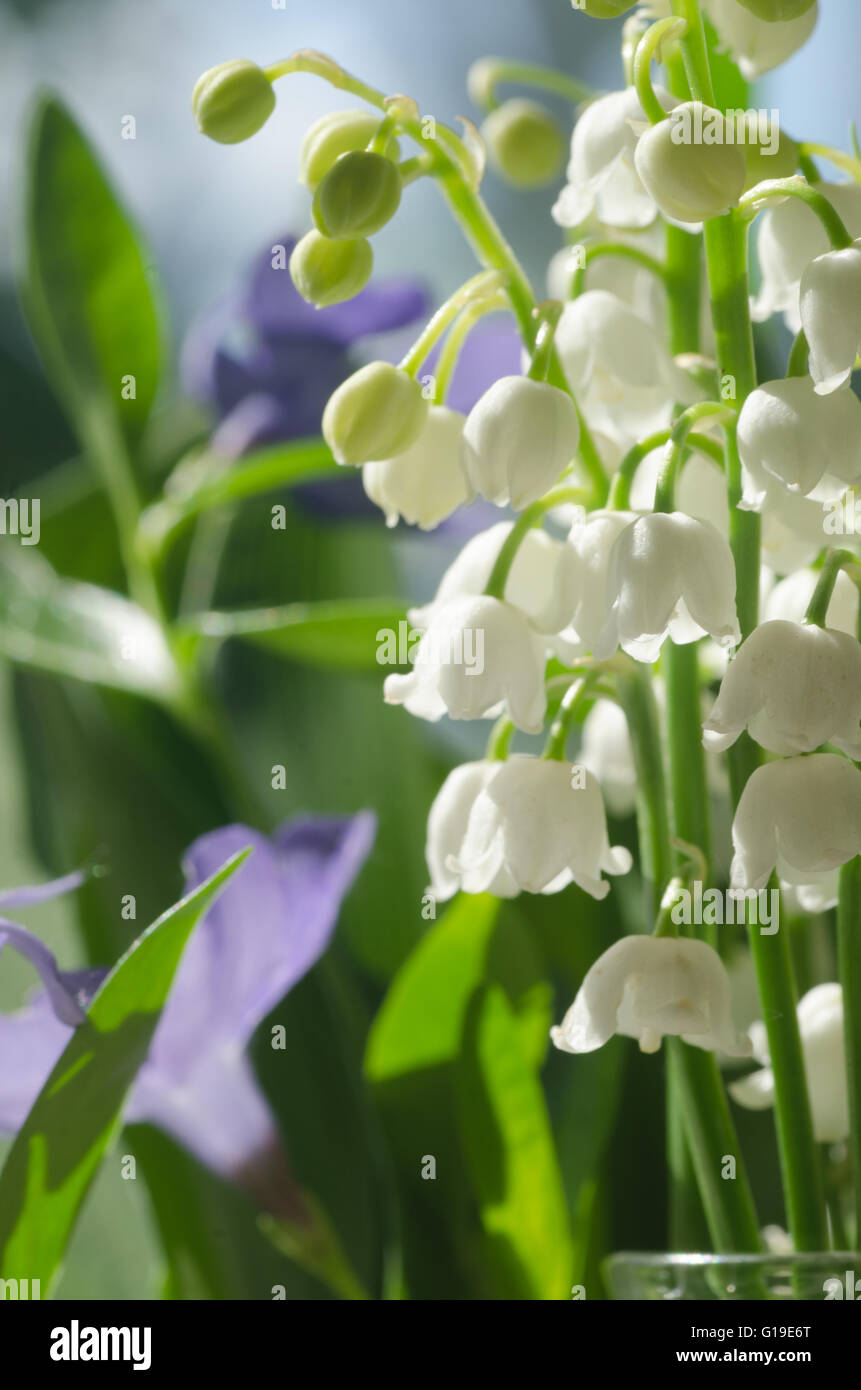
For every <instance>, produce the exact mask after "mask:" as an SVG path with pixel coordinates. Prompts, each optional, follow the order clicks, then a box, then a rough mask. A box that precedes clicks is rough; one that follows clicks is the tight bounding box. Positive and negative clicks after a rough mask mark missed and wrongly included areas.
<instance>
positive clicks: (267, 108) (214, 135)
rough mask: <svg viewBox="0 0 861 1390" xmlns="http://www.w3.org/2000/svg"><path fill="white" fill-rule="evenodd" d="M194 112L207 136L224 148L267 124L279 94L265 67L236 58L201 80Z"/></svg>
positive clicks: (194, 97)
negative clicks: (264, 69) (273, 86)
mask: <svg viewBox="0 0 861 1390" xmlns="http://www.w3.org/2000/svg"><path fill="white" fill-rule="evenodd" d="M191 109H192V111H193V112H194V119H195V120H196V121H197V128H198V130H199V131H201V133H202V134H203V135H208V136H209V138H210V140H217V141H218V142H219V144H220V145H236V144H238V143H239V141H240V140H247V139H248V138H249V136H251V135H255V134H256V133H257V131H258V130H259V129H260V127H261V126H263V125H265V124H266V122H267V121H268V119H269V117H270V116H271V115H272V112H273V110H274V109H275V93H274V92H273V90H272V85H271V83H270V81H269V78H268V77H267V76H266V73H265V72H264V71H263V69H262V68H259V67H258V66H257V64H256V63H249V62H247V61H246V59H245V58H236V59H234V60H233V61H232V62H230V63H219V64H218V67H215V68H210V69H209V71H208V72H205V73H204V74H203V76H202V77H199V78H198V79H197V81H196V83H195V84H194V91H193V92H192V94H191Z"/></svg>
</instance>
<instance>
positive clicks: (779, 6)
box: [738, 0, 815, 24]
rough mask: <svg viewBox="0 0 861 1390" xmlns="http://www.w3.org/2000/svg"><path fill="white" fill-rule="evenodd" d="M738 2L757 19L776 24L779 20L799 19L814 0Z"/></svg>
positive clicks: (744, 0) (745, 0)
mask: <svg viewBox="0 0 861 1390" xmlns="http://www.w3.org/2000/svg"><path fill="white" fill-rule="evenodd" d="M738 3H739V4H740V5H743V6H744V8H745V9H746V10H750V12H751V14H752V15H756V17H757V19H765V20H767V21H768V23H769V24H776V23H778V22H779V21H781V20H786V19H800V18H801V16H802V15H803V14H807V11H808V10H809V9H812V8H813V5H814V4H815V0H738Z"/></svg>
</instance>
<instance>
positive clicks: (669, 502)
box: [655, 401, 731, 512]
mask: <svg viewBox="0 0 861 1390" xmlns="http://www.w3.org/2000/svg"><path fill="white" fill-rule="evenodd" d="M728 414H731V412H729V411H728V410H727V407H726V406H724V405H718V404H717V402H716V401H698V402H697V404H696V405H691V406H689V407H688V409H687V410H683V411H682V413H681V415H680V416H679V417H678V419H677V420H676V422H675V424H674V425H673V428H672V430H671V431H670V438H669V443H668V445H667V451H666V455H665V458H664V463H663V466H662V468H661V471H660V474H659V475H658V485H657V488H656V489H655V511H656V512H672V511H674V510H675V506H676V482H677V480H678V475H679V472H680V471H681V467H682V458H683V455H684V453H685V445H686V443H687V440H688V435H689V434H690V432H691V430H692V429H693V427H694V425H696V424H698V423H699V421H700V420H709V419H715V418H720V417H724V416H726V415H728Z"/></svg>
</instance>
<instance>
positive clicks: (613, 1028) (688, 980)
mask: <svg viewBox="0 0 861 1390" xmlns="http://www.w3.org/2000/svg"><path fill="white" fill-rule="evenodd" d="M616 1033H620V1034H622V1035H623V1036H624V1037H627V1038H636V1039H637V1041H638V1043H639V1045H640V1050H641V1051H642V1052H657V1051H658V1049H659V1048H660V1046H661V1040H662V1039H663V1038H664V1037H665V1036H676V1037H682V1038H683V1039H684V1041H685V1042H688V1043H692V1044H694V1045H695V1046H696V1047H702V1048H706V1049H708V1050H709V1051H718V1050H719V1051H721V1052H725V1053H727V1055H728V1056H730V1057H747V1056H749V1055H750V1051H751V1044H750V1039H749V1038H748V1037H747V1035H746V1034H745V1033H741V1034H739V1033H737V1032H736V1030H735V1028H734V1027H733V1022H732V1016H731V1011H730V982H729V976H728V975H727V972H726V968H725V966H724V965H723V962H722V961H721V959H720V956H719V955H718V954H717V952H716V951H713V950H712V948H711V947H710V946H707V945H706V944H705V942H703V941H693V940H689V939H687V938H684V937H679V938H678V939H677V938H670V937H654V936H626V937H625V938H624V939H623V940H622V941H617V942H615V943H614V944H613V945H612V946H611V947H610V948H609V950H607V951H605V952H604V953H603V955H602V956H599V958H598V960H597V961H596V962H595V964H594V965H593V966H592V968H591V970H590V971H589V972H588V974H587V975H586V978H585V979H584V981H583V983H582V985H581V986H580V989H579V990H578V992H577V997H576V999H575V1000H574V1003H573V1004H572V1005H571V1008H570V1009H569V1010H568V1012H567V1014H566V1015H565V1017H564V1019H563V1020H562V1023H561V1025H560V1026H559V1027H558V1028H552V1029H551V1030H550V1036H551V1038H552V1040H553V1042H554V1044H555V1046H556V1047H558V1048H559V1049H560V1050H561V1051H562V1052H575V1053H577V1052H594V1051H595V1050H596V1049H597V1048H599V1047H603V1046H604V1044H605V1043H606V1042H609V1040H610V1038H612V1037H613V1035H614V1034H616Z"/></svg>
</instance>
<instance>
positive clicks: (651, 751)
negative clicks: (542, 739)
mask: <svg viewBox="0 0 861 1390" xmlns="http://www.w3.org/2000/svg"><path fill="white" fill-rule="evenodd" d="M616 688H617V690H618V693H619V703H620V705H621V706H622V709H623V711H624V713H625V719H626V721H627V724H628V735H629V737H630V740H631V749H632V751H633V755H634V767H635V769H636V772H637V832H638V839H639V843H640V864H641V871H642V875H643V885H644V888H645V892H646V917H647V920H648V921H650V922H654V921H655V919H656V917H657V915H658V913H659V911H660V906H661V899H662V897H663V893H664V888H665V886H666V883H667V880H668V879H669V877H670V825H669V819H668V817H667V797H666V781H665V776H664V758H663V752H662V748H661V730H660V723H659V719H658V708H657V705H656V704H655V696H654V691H653V689H652V680H651V671H650V670H649V668H648V667H647V666H641V665H638V664H635V663H634V662H631V663H630V669H629V670H628V671H626V672H625V673H624V674H620V675H619V676H618V679H617V685H616Z"/></svg>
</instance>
